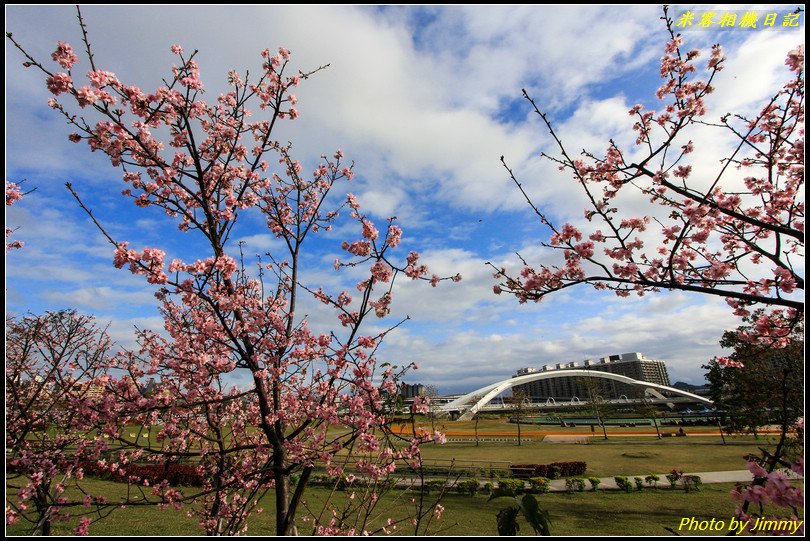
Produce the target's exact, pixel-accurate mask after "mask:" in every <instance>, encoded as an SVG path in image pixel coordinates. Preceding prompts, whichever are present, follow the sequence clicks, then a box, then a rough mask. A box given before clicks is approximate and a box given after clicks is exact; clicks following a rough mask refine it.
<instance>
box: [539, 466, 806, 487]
mask: <svg viewBox="0 0 810 541" xmlns="http://www.w3.org/2000/svg"><path fill="white" fill-rule="evenodd" d="M684 474H685V475H697V476H699V477H700V479H701V480H702V481H703V483H704V484H706V483H749V482H751V481H752V480H753V479H754V476H753V475H752V474H751V472H750V471H748V470H731V471H702V472H684ZM786 474H787V475H788V477H790V478H792V479H803V477H802V476H800V475H797V474H795V473H793V472H786ZM648 475H649V473H642V474H639V475H638V476H637V477H641V478H642V479H643V478H644V477H646V476H648ZM657 475H658V477H660V478H661V480H660V481H658V486H659V487H669V481H667V477H666V476H667V474H666V473H659V474H657ZM626 477H627V479H629V480H630V482H631V483H633V477H636V476H633V475H627V476H626ZM601 480H602V482H601V484H600V485H599V489H600V490H605V489H607V490H610V489H618V488H619V487H618V486H616V480H615V479H614V478H613V477H602V478H601ZM589 489H590V488H586V490H589ZM550 491H551V492H565V491H566V488H565V479H554V480H553V481H551V484H550Z"/></svg>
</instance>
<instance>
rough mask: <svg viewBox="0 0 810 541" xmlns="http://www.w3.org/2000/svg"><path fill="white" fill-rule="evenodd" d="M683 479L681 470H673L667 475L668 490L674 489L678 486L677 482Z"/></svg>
mask: <svg viewBox="0 0 810 541" xmlns="http://www.w3.org/2000/svg"><path fill="white" fill-rule="evenodd" d="M681 477H683V470H678V469H673V470H672V471H671V472H669V473H668V474H667V481H669V488H672V489H674V488H675V487H676V486H678V480H679V479H680V478H681Z"/></svg>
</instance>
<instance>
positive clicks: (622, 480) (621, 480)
mask: <svg viewBox="0 0 810 541" xmlns="http://www.w3.org/2000/svg"><path fill="white" fill-rule="evenodd" d="M613 480H614V481H616V486H617V487H619V489H620V490H624V491H625V492H632V491H633V485H632V483H630V480H629V479H628V478H627V477H626V476H624V475H617V476H616V477H614V478H613Z"/></svg>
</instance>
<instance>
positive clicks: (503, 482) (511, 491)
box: [498, 479, 526, 496]
mask: <svg viewBox="0 0 810 541" xmlns="http://www.w3.org/2000/svg"><path fill="white" fill-rule="evenodd" d="M498 490H499V491H500V492H503V493H504V495H510V496H517V495H518V494H521V493H523V492H524V491H525V490H526V483H524V482H523V480H522V479H498Z"/></svg>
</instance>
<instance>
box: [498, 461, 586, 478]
mask: <svg viewBox="0 0 810 541" xmlns="http://www.w3.org/2000/svg"><path fill="white" fill-rule="evenodd" d="M587 469H588V465H587V464H586V463H585V462H582V461H574V462H552V463H551V464H513V465H512V466H510V470H511V471H512V477H515V478H516V479H529V478H530V477H548V478H549V479H558V478H560V477H576V476H580V475H584V474H585V471H586V470H587Z"/></svg>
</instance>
